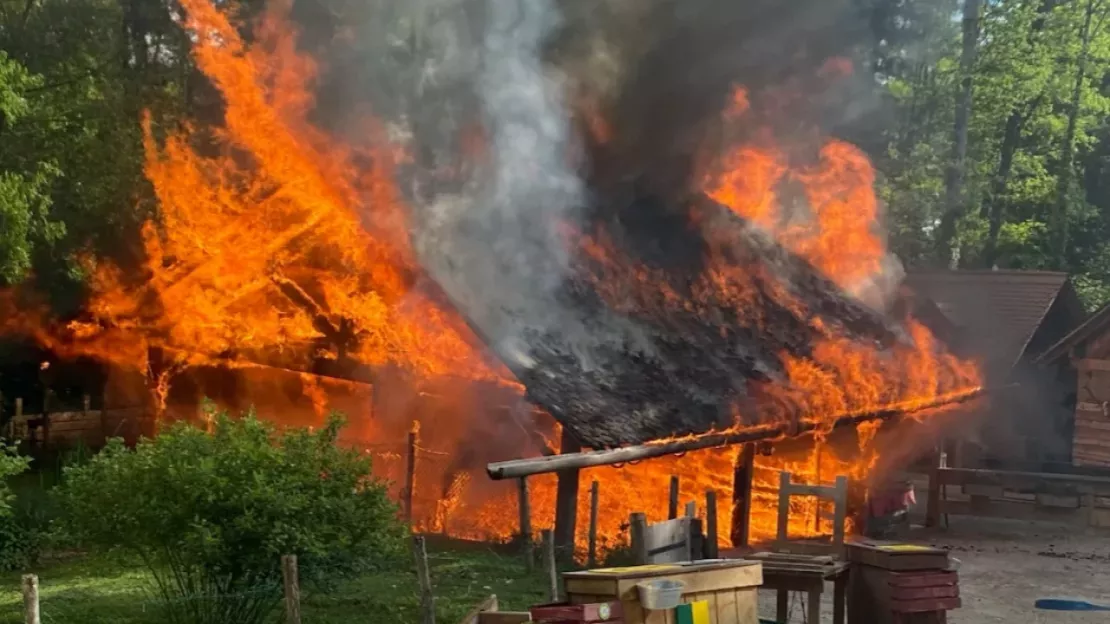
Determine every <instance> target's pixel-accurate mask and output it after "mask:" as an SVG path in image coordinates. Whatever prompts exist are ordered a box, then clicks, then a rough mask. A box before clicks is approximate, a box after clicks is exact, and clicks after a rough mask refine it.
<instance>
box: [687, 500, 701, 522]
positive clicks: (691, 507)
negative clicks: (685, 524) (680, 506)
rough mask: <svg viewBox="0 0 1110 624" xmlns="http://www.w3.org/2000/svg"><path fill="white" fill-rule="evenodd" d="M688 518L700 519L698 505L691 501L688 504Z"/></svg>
mask: <svg viewBox="0 0 1110 624" xmlns="http://www.w3.org/2000/svg"><path fill="white" fill-rule="evenodd" d="M686 517H687V518H696V517H698V504H697V503H695V502H694V501H689V502H687V503H686Z"/></svg>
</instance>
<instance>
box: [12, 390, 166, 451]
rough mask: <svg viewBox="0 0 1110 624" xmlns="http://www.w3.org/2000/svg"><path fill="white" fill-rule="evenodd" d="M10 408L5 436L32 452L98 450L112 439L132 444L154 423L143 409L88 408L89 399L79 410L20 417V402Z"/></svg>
mask: <svg viewBox="0 0 1110 624" xmlns="http://www.w3.org/2000/svg"><path fill="white" fill-rule="evenodd" d="M14 405H15V413H14V414H13V415H12V417H11V419H10V420H8V422H7V427H6V430H5V434H6V436H7V438H8V439H9V440H11V441H14V442H18V443H21V444H26V445H30V446H32V447H34V448H36V449H57V448H67V447H74V446H78V445H84V446H86V447H90V448H99V447H101V446H103V445H104V444H105V443H106V442H107V440H108V439H109V438H116V437H119V438H123V439H124V440H127V441H128V442H134V441H135V440H137V439H138V438H139V436H141V435H149V433H150V431H151V428H152V426H153V422H154V420H153V417H152V416H151V415H150V414H149V413H148V412H147V410H146V409H145V408H143V407H123V408H115V409H99V410H94V409H91V405H90V401H89V397H85V399H84V401H83V407H82V409H80V410H67V411H56V412H47V413H39V414H24V413H23V400H22V399H18V398H17V399H16V400H15V402H14Z"/></svg>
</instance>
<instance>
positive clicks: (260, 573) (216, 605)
mask: <svg viewBox="0 0 1110 624" xmlns="http://www.w3.org/2000/svg"><path fill="white" fill-rule="evenodd" d="M340 426H341V421H340V420H339V419H338V418H332V419H331V420H330V421H329V424H328V426H327V427H325V428H323V429H321V430H320V431H317V432H309V431H307V430H290V431H282V432H278V431H275V429H274V428H273V426H272V425H269V424H267V423H265V422H263V421H261V420H259V419H257V418H256V417H255V416H254V415H253V414H248V415H246V416H244V417H243V418H241V419H233V418H230V417H228V416H227V415H226V414H220V415H217V416H215V417H214V418H213V420H212V424H211V432H207V431H205V430H202V429H199V428H196V427H192V426H189V425H185V424H178V425H175V426H173V427H172V428H170V429H169V430H168V431H165V432H163V433H161V434H160V435H159V436H158V438H157V439H155V440H143V441H141V442H140V443H139V444H138V445H137V446H136V448H135V449H133V450H130V449H127V448H125V447H124V446H123V444H122V443H121V442H120V441H118V440H117V441H113V442H112V443H111V444H110V445H109V446H108V447H107V448H106V449H105V450H103V451H102V452H101V453H99V454H97V455H96V456H94V457H92V458H91V459H90V460H88V461H87V462H86V463H85V464H83V465H79V466H74V467H71V468H69V469H67V470H66V472H65V480H64V482H63V484H62V486H61V487H60V502H61V507H62V511H63V520H62V530H63V533H64V535H66V536H67V537H68V538H70V539H72V540H73V541H74V542H75V543H77V544H80V545H82V546H85V547H89V548H94V549H100V550H113V549H122V550H125V551H127V552H131V553H134V554H135V555H137V556H138V557H140V558H141V559H142V560H143V561H144V562H146V564H147V565H148V566H149V567H150V570H151V572H152V574H153V577H154V579H155V580H156V588H157V592H158V594H159V596H160V597H161V599H162V601H163V602H164V604H165V605H166V606H167V609H166V617H167V621H171V622H190V623H195V622H216V621H219V622H224V621H236V622H254V621H262V620H263V619H265V618H266V617H268V616H269V614H270V613H271V611H272V610H273V609H274V607H275V606H276V604H277V603H276V600H277V598H278V597H279V596H280V591H278V587H279V581H280V578H281V577H280V567H279V562H280V557H281V556H282V555H285V554H296V555H297V556H298V558H299V560H300V562H301V567H302V569H303V570H305V571H306V572H307V576H308V577H309V578H307V579H305V580H306V581H308V582H311V581H313V580H318V579H313V578H311V575H312V571H324V570H326V571H327V574H328V576H329V577H331V578H333V579H334V578H342V577H344V576H349V575H351V574H353V573H356V572H358V571H360V570H363V569H365V568H367V567H374V566H384V565H389V564H391V563H393V562H395V561H396V557H397V556H398V555H399V554H400V553H401V552H402V543H403V539H402V538H403V534H404V530H403V527H402V526H401V524H400V523H399V522H398V520H397V512H396V509H395V507H394V505H393V504H392V503H391V502H390V501H389V499H388V498H387V496H386V490H385V487H384V485H382V484H381V483H380V482H378V481H377V480H375V479H374V478H373V477H371V474H370V459H369V457H368V456H366V455H364V454H361V453H359V452H358V451H355V450H352V449H345V448H341V447H339V446H337V445H336V444H335V441H336V437H337V435H338V431H339V428H340Z"/></svg>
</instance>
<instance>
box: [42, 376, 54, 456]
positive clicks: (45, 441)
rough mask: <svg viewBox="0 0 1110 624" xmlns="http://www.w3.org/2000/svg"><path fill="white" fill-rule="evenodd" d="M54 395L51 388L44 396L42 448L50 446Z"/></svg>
mask: <svg viewBox="0 0 1110 624" xmlns="http://www.w3.org/2000/svg"><path fill="white" fill-rule="evenodd" d="M53 396H54V391H53V390H51V389H50V388H47V389H46V393H45V394H43V396H42V448H43V450H45V449H47V448H48V447H49V446H50V407H51V405H50V404H51V403H53V401H51V399H52V398H53Z"/></svg>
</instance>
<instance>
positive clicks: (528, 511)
mask: <svg viewBox="0 0 1110 624" xmlns="http://www.w3.org/2000/svg"><path fill="white" fill-rule="evenodd" d="M517 486H518V487H517V511H519V512H520V543H521V545H522V546H523V547H524V565H525V567H526V568H528V570H529V571H531V570H532V568H533V567H534V566H535V563H536V559H535V555H534V554H533V551H532V506H531V504H530V502H529V500H528V479H519V480H518V481H517Z"/></svg>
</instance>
